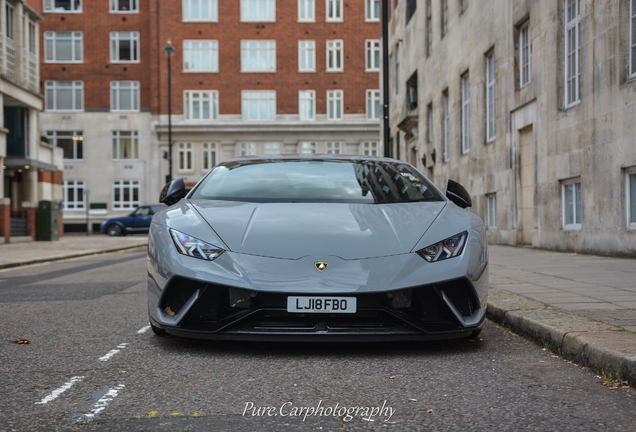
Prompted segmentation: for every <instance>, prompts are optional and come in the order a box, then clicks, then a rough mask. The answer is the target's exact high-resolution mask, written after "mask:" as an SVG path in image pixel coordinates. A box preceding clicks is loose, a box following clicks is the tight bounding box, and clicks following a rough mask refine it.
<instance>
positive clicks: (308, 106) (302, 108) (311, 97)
mask: <svg viewBox="0 0 636 432" xmlns="http://www.w3.org/2000/svg"><path fill="white" fill-rule="evenodd" d="M298 119H299V120H302V121H306V120H316V91H315V90H298Z"/></svg>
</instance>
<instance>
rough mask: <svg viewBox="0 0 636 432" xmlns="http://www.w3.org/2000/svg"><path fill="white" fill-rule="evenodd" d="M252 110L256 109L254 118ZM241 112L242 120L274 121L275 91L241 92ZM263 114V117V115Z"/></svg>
mask: <svg viewBox="0 0 636 432" xmlns="http://www.w3.org/2000/svg"><path fill="white" fill-rule="evenodd" d="M252 108H255V109H256V116H252V115H251V114H253V113H254V111H253V110H252ZM241 110H242V116H243V120H252V121H271V120H276V91H275V90H243V91H241ZM263 114H264V115H263Z"/></svg>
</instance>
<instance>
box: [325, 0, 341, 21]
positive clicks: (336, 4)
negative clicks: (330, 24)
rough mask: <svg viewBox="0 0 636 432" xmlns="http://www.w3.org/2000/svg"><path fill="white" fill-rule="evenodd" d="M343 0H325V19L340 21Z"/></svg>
mask: <svg viewBox="0 0 636 432" xmlns="http://www.w3.org/2000/svg"><path fill="white" fill-rule="evenodd" d="M342 2H343V0H327V21H342Z"/></svg>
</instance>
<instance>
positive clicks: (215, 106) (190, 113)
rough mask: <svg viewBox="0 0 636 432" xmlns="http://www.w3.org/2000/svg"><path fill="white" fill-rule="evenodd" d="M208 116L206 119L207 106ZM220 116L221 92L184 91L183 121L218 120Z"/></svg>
mask: <svg viewBox="0 0 636 432" xmlns="http://www.w3.org/2000/svg"><path fill="white" fill-rule="evenodd" d="M206 104H207V105H208V110H207V111H208V116H207V117H205V116H204V115H203V114H204V113H205V109H204V107H205V105H206ZM218 116H219V92H218V91H217V90H184V91H183V119H184V120H187V121H200V120H216V119H217V118H218Z"/></svg>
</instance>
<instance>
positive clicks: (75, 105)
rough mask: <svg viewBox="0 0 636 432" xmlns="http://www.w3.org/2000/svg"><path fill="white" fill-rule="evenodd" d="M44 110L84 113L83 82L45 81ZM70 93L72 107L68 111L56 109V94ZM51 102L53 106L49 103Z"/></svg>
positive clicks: (57, 96)
mask: <svg viewBox="0 0 636 432" xmlns="http://www.w3.org/2000/svg"><path fill="white" fill-rule="evenodd" d="M44 89H45V90H44V95H45V110H46V111H59V112H81V111H84V81H46V82H45V83H44ZM68 90H70V91H71V102H72V107H71V108H70V109H61V108H58V107H57V105H58V100H57V99H58V98H59V95H58V93H59V92H61V91H68ZM51 101H52V102H53V106H52V107H51V104H50V103H49V102H51Z"/></svg>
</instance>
